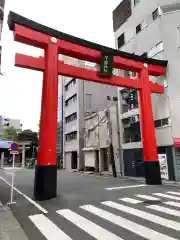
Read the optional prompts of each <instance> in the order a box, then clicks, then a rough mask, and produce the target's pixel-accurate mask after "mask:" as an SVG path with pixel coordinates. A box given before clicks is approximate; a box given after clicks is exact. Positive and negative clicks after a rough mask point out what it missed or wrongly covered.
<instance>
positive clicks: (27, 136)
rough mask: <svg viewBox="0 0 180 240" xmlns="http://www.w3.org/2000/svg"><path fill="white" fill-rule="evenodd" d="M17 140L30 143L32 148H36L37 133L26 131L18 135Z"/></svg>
mask: <svg viewBox="0 0 180 240" xmlns="http://www.w3.org/2000/svg"><path fill="white" fill-rule="evenodd" d="M17 138H18V140H19V141H21V142H25V141H30V142H32V145H33V146H38V133H37V132H33V131H31V130H30V129H26V130H24V131H22V132H21V133H19V134H18V137H17Z"/></svg>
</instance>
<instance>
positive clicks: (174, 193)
mask: <svg viewBox="0 0 180 240" xmlns="http://www.w3.org/2000/svg"><path fill="white" fill-rule="evenodd" d="M167 193H169V194H173V195H179V196H180V192H171V191H169V192H167Z"/></svg>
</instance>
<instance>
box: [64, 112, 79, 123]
mask: <svg viewBox="0 0 180 240" xmlns="http://www.w3.org/2000/svg"><path fill="white" fill-rule="evenodd" d="M76 119H77V112H75V113H73V114H71V115H69V116H67V117H66V118H65V122H66V123H69V122H72V121H74V120H76Z"/></svg>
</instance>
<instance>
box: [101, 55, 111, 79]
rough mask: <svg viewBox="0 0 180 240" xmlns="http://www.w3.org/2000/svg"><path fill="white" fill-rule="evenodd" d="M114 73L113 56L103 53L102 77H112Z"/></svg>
mask: <svg viewBox="0 0 180 240" xmlns="http://www.w3.org/2000/svg"><path fill="white" fill-rule="evenodd" d="M112 73H113V55H108V54H106V53H102V54H101V59H100V75H101V76H103V77H111V76H112Z"/></svg>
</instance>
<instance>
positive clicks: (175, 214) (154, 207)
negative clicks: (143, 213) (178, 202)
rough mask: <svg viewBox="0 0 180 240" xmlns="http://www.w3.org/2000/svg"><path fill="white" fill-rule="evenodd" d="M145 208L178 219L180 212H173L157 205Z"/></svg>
mask: <svg viewBox="0 0 180 240" xmlns="http://www.w3.org/2000/svg"><path fill="white" fill-rule="evenodd" d="M146 207H147V208H149V209H152V210H155V211H159V212H163V213H165V214H170V215H172V216H176V217H180V212H179V211H177V210H174V209H170V208H167V207H162V206H159V205H150V206H146Z"/></svg>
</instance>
